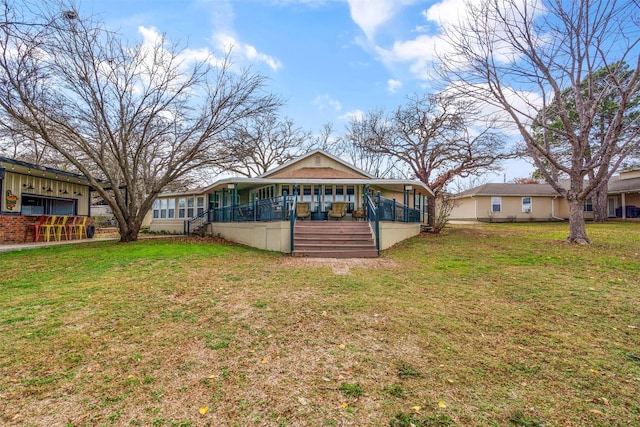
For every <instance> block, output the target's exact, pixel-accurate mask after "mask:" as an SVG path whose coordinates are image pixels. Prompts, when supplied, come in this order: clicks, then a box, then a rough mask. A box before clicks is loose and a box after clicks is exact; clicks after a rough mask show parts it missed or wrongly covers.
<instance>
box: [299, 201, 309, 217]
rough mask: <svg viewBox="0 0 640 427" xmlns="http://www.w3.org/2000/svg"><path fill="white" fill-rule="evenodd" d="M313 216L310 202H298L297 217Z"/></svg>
mask: <svg viewBox="0 0 640 427" xmlns="http://www.w3.org/2000/svg"><path fill="white" fill-rule="evenodd" d="M309 216H311V212H310V211H309V203H298V207H297V208H296V218H298V219H305V218H309Z"/></svg>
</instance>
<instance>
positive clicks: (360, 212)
mask: <svg viewBox="0 0 640 427" xmlns="http://www.w3.org/2000/svg"><path fill="white" fill-rule="evenodd" d="M351 217H352V218H353V219H355V220H356V221H359V220H361V219H364V209H362V208H358V209H356V210H355V211H353V212H351Z"/></svg>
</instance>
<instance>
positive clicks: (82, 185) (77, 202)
mask: <svg viewBox="0 0 640 427" xmlns="http://www.w3.org/2000/svg"><path fill="white" fill-rule="evenodd" d="M90 191H91V187H90V186H89V182H88V180H87V179H86V178H85V177H84V176H82V175H78V174H74V173H70V172H66V171H62V170H58V169H52V168H47V167H43V166H39V165H34V164H31V163H27V162H22V161H19V160H13V159H9V158H6V157H0V194H1V195H2V199H1V200H0V244H7V243H22V242H32V241H33V240H34V238H35V234H34V224H35V223H36V222H38V221H40V219H41V218H43V217H67V218H69V217H89V216H90V215H91V212H90V207H89V201H90V200H91V195H90ZM83 224H84V225H85V226H86V225H87V224H88V223H87V222H86V221H83Z"/></svg>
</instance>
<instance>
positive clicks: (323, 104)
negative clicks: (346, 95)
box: [313, 93, 342, 112]
mask: <svg viewBox="0 0 640 427" xmlns="http://www.w3.org/2000/svg"><path fill="white" fill-rule="evenodd" d="M313 105H315V106H316V107H318V110H320V111H325V110H328V109H330V110H335V111H338V112H339V111H341V110H342V103H341V102H340V101H338V100H337V99H333V98H331V97H330V96H329V95H328V94H326V93H325V94H322V95H318V96H316V99H314V100H313Z"/></svg>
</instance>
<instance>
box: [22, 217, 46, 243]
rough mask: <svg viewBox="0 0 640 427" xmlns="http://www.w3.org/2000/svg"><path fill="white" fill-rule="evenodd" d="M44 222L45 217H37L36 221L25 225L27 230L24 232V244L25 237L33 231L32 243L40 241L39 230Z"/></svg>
mask: <svg viewBox="0 0 640 427" xmlns="http://www.w3.org/2000/svg"><path fill="white" fill-rule="evenodd" d="M46 221H47V216H46V215H40V216H39V217H38V221H36V222H32V223H31V224H29V225H27V228H26V229H25V230H24V241H25V242H26V241H27V236H28V235H29V233H30V232H31V230H33V241H34V242H37V241H38V240H40V232H41V228H42V225H43V224H44V223H45V222H46Z"/></svg>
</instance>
